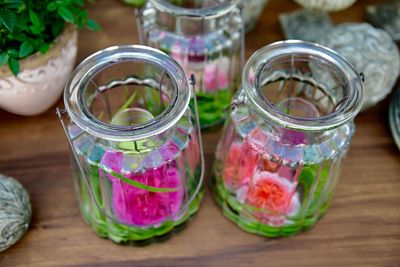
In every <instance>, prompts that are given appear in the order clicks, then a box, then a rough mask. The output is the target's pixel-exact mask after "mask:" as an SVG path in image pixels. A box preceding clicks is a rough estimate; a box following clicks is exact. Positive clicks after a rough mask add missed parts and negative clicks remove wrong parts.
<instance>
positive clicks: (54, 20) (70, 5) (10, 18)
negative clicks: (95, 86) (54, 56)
mask: <svg viewBox="0 0 400 267" xmlns="http://www.w3.org/2000/svg"><path fill="white" fill-rule="evenodd" d="M90 2H92V1H90ZM84 5H85V0H0V66H1V65H4V64H8V67H9V69H10V71H11V72H12V73H13V74H14V75H17V74H18V73H19V71H20V64H19V61H20V60H21V59H24V58H26V57H29V56H30V55H32V54H34V53H36V52H40V53H41V54H45V53H46V52H47V51H48V50H49V47H50V45H51V44H52V42H53V41H54V40H55V38H56V37H57V36H59V35H60V34H61V33H62V32H63V30H64V29H65V27H66V25H67V24H68V23H69V24H72V25H76V27H77V28H78V29H82V28H83V27H87V28H89V29H91V30H95V31H97V30H99V29H100V27H99V25H98V24H97V23H96V22H95V21H93V20H92V19H89V18H88V11H87V10H86V9H85V8H84Z"/></svg>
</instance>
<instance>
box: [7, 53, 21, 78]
mask: <svg viewBox="0 0 400 267" xmlns="http://www.w3.org/2000/svg"><path fill="white" fill-rule="evenodd" d="M8 67H9V68H10V70H11V72H12V73H13V74H14V75H15V76H17V75H18V73H19V62H18V61H17V60H16V59H15V58H12V57H9V58H8Z"/></svg>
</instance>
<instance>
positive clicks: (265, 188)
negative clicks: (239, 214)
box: [246, 171, 296, 214]
mask: <svg viewBox="0 0 400 267" xmlns="http://www.w3.org/2000/svg"><path fill="white" fill-rule="evenodd" d="M295 192H296V183H293V182H290V181H289V180H288V179H286V178H283V177H280V176H278V175H277V174H273V173H270V172H265V171H264V172H258V173H256V174H255V175H254V180H253V183H252V184H251V185H250V186H249V190H248V192H247V195H246V202H247V203H248V204H250V205H252V206H254V207H257V208H259V209H262V210H265V211H266V213H270V214H286V213H288V212H289V210H290V205H291V202H292V198H293V195H294V193H295Z"/></svg>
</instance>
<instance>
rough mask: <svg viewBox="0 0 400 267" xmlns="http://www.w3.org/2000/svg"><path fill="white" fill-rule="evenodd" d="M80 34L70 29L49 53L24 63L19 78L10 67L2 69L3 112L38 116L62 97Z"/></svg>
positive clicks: (0, 76)
mask: <svg viewBox="0 0 400 267" xmlns="http://www.w3.org/2000/svg"><path fill="white" fill-rule="evenodd" d="M77 39H78V34H77V30H76V29H75V28H74V27H72V26H68V27H67V28H66V29H65V30H64V32H63V33H62V34H61V35H60V36H58V37H57V38H56V40H55V41H54V44H53V45H52V46H51V47H50V49H49V51H48V52H47V53H46V54H44V55H42V54H40V53H36V54H34V55H32V56H30V57H28V58H26V59H24V60H22V61H20V73H19V74H18V76H17V77H15V76H14V75H13V74H12V73H11V71H10V70H9V69H8V66H7V65H3V66H1V67H0V108H2V109H4V110H7V111H9V112H12V113H15V114H19V115H27V116H32V115H37V114H39V113H42V112H44V111H46V110H47V109H48V108H50V107H51V106H52V105H53V104H54V103H55V102H56V101H57V100H58V98H59V97H60V95H61V93H62V91H63V88H64V83H65V81H66V80H67V77H68V75H69V74H70V72H71V71H72V68H73V67H74V64H75V59H76V54H77Z"/></svg>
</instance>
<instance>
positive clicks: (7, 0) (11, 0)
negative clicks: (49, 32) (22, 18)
mask: <svg viewBox="0 0 400 267" xmlns="http://www.w3.org/2000/svg"><path fill="white" fill-rule="evenodd" d="M3 4H4V6H5V7H7V8H16V9H19V8H21V7H23V6H25V3H24V1H22V0H3Z"/></svg>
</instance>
